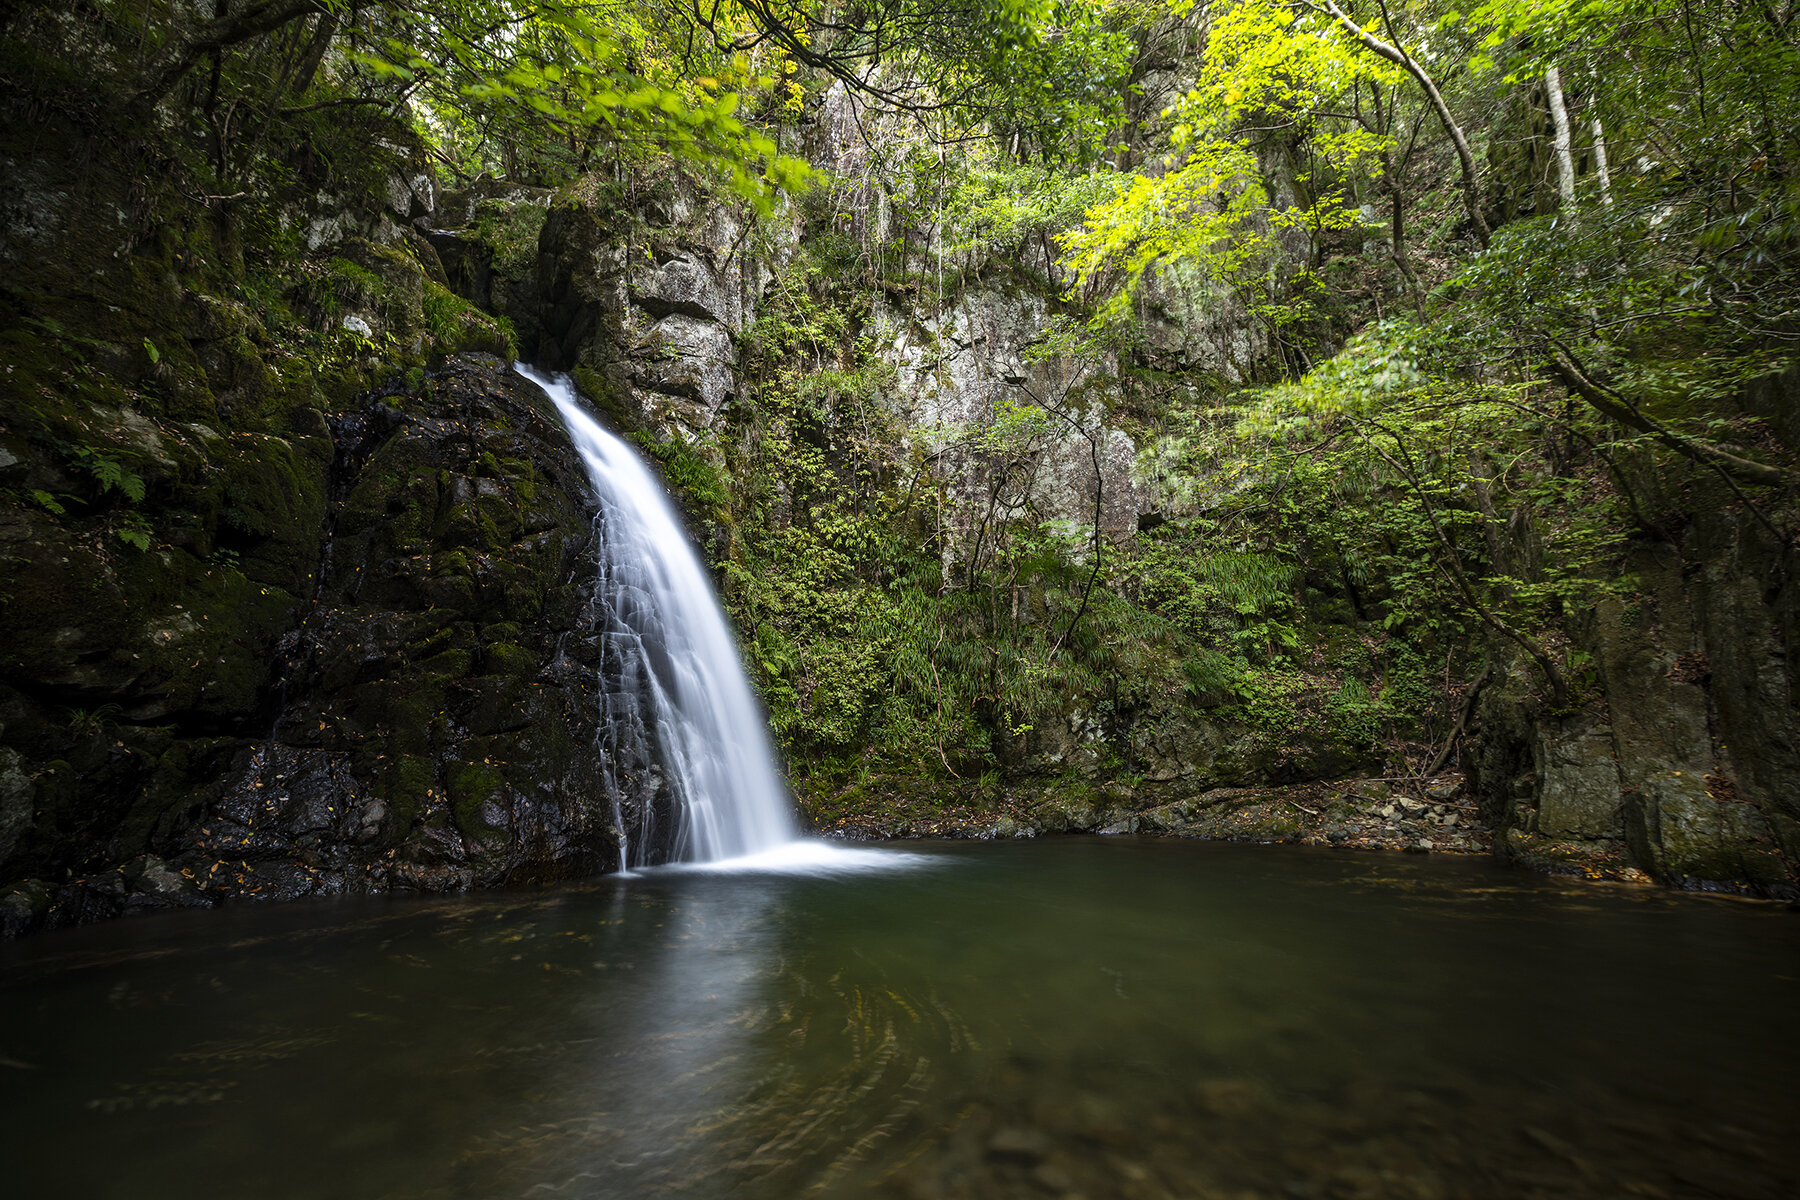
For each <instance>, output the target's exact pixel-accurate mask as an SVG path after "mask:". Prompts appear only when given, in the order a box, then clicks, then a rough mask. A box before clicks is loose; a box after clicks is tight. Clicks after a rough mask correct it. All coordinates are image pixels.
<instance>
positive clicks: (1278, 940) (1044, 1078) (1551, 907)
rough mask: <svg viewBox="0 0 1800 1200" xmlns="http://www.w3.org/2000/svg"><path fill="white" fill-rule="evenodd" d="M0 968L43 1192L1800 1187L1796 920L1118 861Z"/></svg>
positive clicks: (944, 866) (277, 920)
mask: <svg viewBox="0 0 1800 1200" xmlns="http://www.w3.org/2000/svg"><path fill="white" fill-rule="evenodd" d="M925 850H926V851H927V852H928V853H929V854H930V856H931V860H932V861H931V864H930V865H929V866H927V867H925V868H923V869H912V870H894V871H874V872H862V873H844V872H833V873H827V874H809V873H806V872H805V871H794V870H789V871H785V872H751V873H718V872H699V871H682V872H677V871H669V872H652V873H648V874H646V875H643V876H640V877H636V878H631V879H624V880H603V881H599V882H597V883H594V884H592V885H588V886H585V887H580V888H572V889H565V890H562V891H558V892H554V893H540V894H532V895H526V896H516V895H515V896H498V897H494V896H487V897H475V898H468V899H459V900H450V901H445V900H430V901H411V902H407V901H397V902H396V901H390V902H379V901H369V900H358V901H345V902H341V903H309V904H301V905H293V906H288V907H284V908H274V909H265V910H255V909H245V910H238V911H230V912H223V913H220V912H213V913H183V914H172V915H169V916H167V917H158V918H153V919H143V920H137V921H127V922H121V923H118V924H114V925H109V926H102V927H96V928H91V929H83V930H75V931H70V932H68V933H64V934H58V935H51V936H48V937H44V938H40V939H38V940H36V941H33V942H27V943H25V944H23V945H20V946H16V947H12V948H8V949H6V950H5V951H4V952H3V953H4V957H0V966H3V967H4V971H5V974H4V985H0V1058H4V1059H5V1060H6V1061H5V1063H4V1064H0V1071H4V1078H5V1079H6V1081H7V1084H8V1086H6V1087H5V1088H4V1089H0V1108H3V1109H4V1112H3V1113H0V1120H3V1121H4V1126H3V1127H4V1128H5V1129H6V1131H7V1134H8V1142H9V1143H10V1144H11V1145H12V1146H13V1147H15V1149H14V1150H13V1151H12V1154H11V1156H10V1157H11V1162H10V1163H9V1167H8V1192H9V1194H10V1195H14V1196H20V1197H39V1196H43V1197H51V1196H57V1197H60V1196H84V1197H121V1198H123V1197H132V1198H134V1200H135V1198H148V1197H163V1196H168V1197H175V1196H180V1197H183V1198H186V1197H190V1196H192V1195H194V1194H195V1193H196V1191H197V1190H198V1191H206V1192H213V1191H217V1190H218V1189H219V1188H220V1187H224V1186H229V1188H230V1189H231V1190H232V1191H233V1192H235V1193H238V1194H242V1195H247V1196H259V1197H276V1198H288V1197H292V1198H302V1197H304V1198H314V1197H318V1198H323V1197H359V1198H361V1197H394V1198H400V1197H405V1198H409V1200H410V1198H421V1200H422V1198H426V1197H431V1198H438V1197H444V1198H448V1197H471V1198H473V1197H514V1196H517V1197H562V1196H570V1197H574V1196H579V1197H638V1196H651V1195H667V1196H680V1197H702V1198H704V1197H712V1196H723V1195H727V1194H729V1195H732V1196H744V1197H758V1198H760V1197H789V1196H799V1195H808V1194H811V1195H838V1194H849V1193H869V1192H872V1193H874V1194H876V1195H884V1196H897V1197H913V1196H918V1197H926V1196H945V1197H983V1198H986V1197H995V1196H1013V1195H1017V1196H1034V1197H1045V1196H1065V1197H1067V1196H1083V1197H1087V1198H1088V1200H1101V1198H1102V1197H1130V1198H1138V1197H1143V1198H1151V1197H1230V1198H1232V1200H1245V1198H1249V1197H1268V1198H1270V1200H1274V1198H1277V1197H1280V1198H1287V1197H1302V1198H1304V1197H1315V1196H1316V1197H1338V1198H1359V1197H1366V1198H1368V1200H1376V1198H1397V1200H1409V1198H1414V1197H1416V1198H1420V1200H1429V1198H1438V1197H1442V1198H1445V1200H1449V1198H1451V1197H1462V1196H1469V1197H1507V1198H1511V1197H1525V1196H1540V1195H1541V1196H1593V1197H1602V1196H1604V1197H1620V1196H1645V1197H1657V1196H1714V1195H1719V1196H1742V1197H1765V1196H1766V1197H1769V1198H1770V1200H1777V1198H1780V1197H1788V1196H1793V1195H1800V1147H1797V1146H1796V1144H1795V1138H1794V1136H1793V1132H1792V1131H1793V1130H1794V1129H1795V1128H1796V1127H1797V1126H1796V1118H1797V1117H1800V1086H1797V1085H1800V1063H1797V1061H1796V1054H1795V1052H1794V1049H1793V1045H1792V1035H1791V1033H1790V1026H1791V1023H1792V1019H1793V1017H1792V1014H1793V1013H1794V1012H1795V1011H1797V1009H1800V1006H1797V1004H1796V1002H1797V1001H1800V982H1797V976H1800V954H1797V953H1796V951H1800V924H1796V922H1795V920H1794V918H1793V916H1792V915H1791V914H1789V913H1786V912H1784V911H1781V910H1779V909H1774V908H1771V907H1768V906H1761V905H1749V904H1742V903H1735V902H1725V901H1716V900H1706V899H1699V898H1694V897H1687V896H1671V895H1667V894H1663V893H1646V892H1636V891H1629V892H1628V891H1611V890H1606V889H1596V888H1572V887H1568V886H1564V885H1561V884H1557V883H1554V882H1551V881H1547V880H1542V879H1538V878H1535V877H1531V876H1527V875H1521V874H1516V873H1510V872H1506V871H1504V870H1501V869H1499V868H1496V867H1494V866H1492V865H1491V864H1488V863H1482V862H1471V861H1467V860H1454V861H1453V860H1443V859H1420V858H1404V857H1398V856H1385V855H1350V854H1340V853H1331V852H1325V851H1308V850H1304V849H1299V848H1276V847H1244V846H1228V845H1217V844H1205V843H1193V842H1156V841H1135V840H1131V839H1070V840H1057V841H1042V842H1034V843H1029V844H1003V845H988V844H977V845H971V844H957V845H937V846H930V847H926V848H925Z"/></svg>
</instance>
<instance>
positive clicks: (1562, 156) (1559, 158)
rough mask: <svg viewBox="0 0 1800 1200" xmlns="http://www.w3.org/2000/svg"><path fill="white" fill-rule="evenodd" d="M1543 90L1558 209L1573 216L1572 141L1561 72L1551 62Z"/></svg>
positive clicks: (1573, 158)
mask: <svg viewBox="0 0 1800 1200" xmlns="http://www.w3.org/2000/svg"><path fill="white" fill-rule="evenodd" d="M1544 90H1545V91H1546V92H1548V93H1549V96H1550V123H1551V125H1552V126H1553V127H1554V128H1555V130H1556V137H1555V140H1554V141H1553V142H1552V143H1551V144H1552V145H1553V146H1554V147H1555V148H1556V188H1557V192H1558V194H1559V195H1561V197H1562V211H1563V212H1565V213H1567V214H1568V216H1569V219H1570V220H1573V219H1574V218H1575V143H1574V139H1573V138H1572V137H1571V136H1570V135H1569V109H1568V106H1567V105H1566V104H1564V103H1563V86H1562V72H1561V71H1560V70H1558V69H1557V66H1556V64H1555V63H1551V64H1550V65H1549V66H1548V67H1545V68H1544Z"/></svg>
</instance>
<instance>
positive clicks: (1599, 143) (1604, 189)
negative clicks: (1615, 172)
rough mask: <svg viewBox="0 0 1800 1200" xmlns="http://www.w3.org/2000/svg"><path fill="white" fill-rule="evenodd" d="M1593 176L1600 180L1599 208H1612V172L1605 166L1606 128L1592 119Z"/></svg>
mask: <svg viewBox="0 0 1800 1200" xmlns="http://www.w3.org/2000/svg"><path fill="white" fill-rule="evenodd" d="M1593 128H1594V174H1595V176H1597V177H1598V178H1599V180H1600V207H1601V208H1611V207H1612V203H1613V201H1612V172H1611V171H1610V170H1609V169H1608V168H1607V165H1606V127H1605V126H1603V125H1601V124H1600V118H1599V117H1595V118H1594V127H1593Z"/></svg>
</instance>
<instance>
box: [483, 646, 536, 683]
mask: <svg viewBox="0 0 1800 1200" xmlns="http://www.w3.org/2000/svg"><path fill="white" fill-rule="evenodd" d="M481 665H482V667H483V669H484V670H486V671H487V672H488V673H489V674H492V675H511V676H514V677H515V678H519V679H534V678H536V677H537V673H538V656H537V655H536V654H534V653H532V652H531V651H530V650H527V649H526V648H525V647H523V646H516V645H513V644H511V643H509V642H493V643H490V644H488V645H486V646H484V647H482V650H481Z"/></svg>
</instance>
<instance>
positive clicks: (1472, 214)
mask: <svg viewBox="0 0 1800 1200" xmlns="http://www.w3.org/2000/svg"><path fill="white" fill-rule="evenodd" d="M1302 3H1305V4H1306V6H1307V7H1308V8H1310V9H1312V10H1313V11H1314V12H1328V13H1330V14H1331V15H1332V16H1333V17H1335V18H1336V19H1337V23H1338V24H1339V25H1342V26H1343V27H1344V30H1345V32H1347V33H1348V34H1349V35H1350V36H1351V37H1353V38H1355V39H1356V41H1357V43H1358V44H1359V45H1361V46H1362V47H1363V48H1364V49H1365V50H1368V51H1369V52H1370V53H1372V54H1375V55H1378V56H1379V57H1381V58H1385V59H1387V60H1388V61H1389V62H1391V63H1393V64H1394V65H1395V66H1397V67H1399V68H1400V69H1401V70H1403V71H1405V72H1406V73H1407V74H1408V75H1411V76H1412V77H1413V80H1414V81H1415V82H1416V83H1418V85H1419V89H1420V90H1421V91H1423V92H1424V93H1425V98H1426V99H1427V100H1429V101H1431V107H1432V109H1433V111H1435V112H1436V113H1437V116H1438V121H1439V122H1440V123H1441V124H1442V125H1443V127H1444V132H1445V133H1446V134H1448V135H1449V136H1450V142H1451V144H1452V145H1454V146H1455V147H1456V158H1457V161H1458V162H1459V163H1461V164H1462V193H1463V208H1464V209H1465V210H1466V211H1467V212H1468V214H1469V222H1470V224H1472V225H1474V226H1475V236H1476V238H1477V239H1478V240H1479V241H1480V242H1481V248H1482V249H1483V250H1485V249H1487V244H1488V241H1489V239H1491V238H1492V237H1493V232H1492V231H1491V230H1490V229H1488V223H1487V217H1486V216H1485V215H1484V214H1483V213H1482V211H1481V204H1482V201H1481V180H1480V177H1479V176H1477V175H1476V173H1475V154H1474V152H1473V151H1471V150H1470V149H1469V139H1468V138H1467V137H1464V136H1463V131H1462V126H1460V125H1458V124H1457V123H1456V118H1455V117H1453V116H1451V115H1450V106H1449V105H1448V104H1445V103H1444V97H1443V94H1442V93H1440V92H1439V91H1438V89H1437V84H1435V83H1433V82H1432V81H1431V76H1430V75H1427V74H1426V73H1425V68H1424V67H1421V66H1420V65H1419V64H1418V62H1417V61H1415V60H1414V59H1413V56H1412V55H1410V54H1408V53H1407V52H1406V51H1404V50H1402V49H1400V48H1399V47H1398V46H1390V45H1388V44H1387V43H1386V42H1384V41H1382V40H1381V39H1380V38H1378V37H1376V36H1375V35H1374V34H1372V33H1370V32H1369V31H1368V30H1366V29H1364V28H1363V27H1362V26H1361V25H1358V24H1357V23H1356V22H1355V21H1353V20H1351V19H1350V15H1349V14H1348V13H1346V12H1345V11H1344V10H1343V9H1341V8H1339V7H1338V6H1337V3H1336V0H1325V7H1324V8H1320V7H1319V6H1318V5H1316V4H1313V3H1311V2H1310V0H1302Z"/></svg>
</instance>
